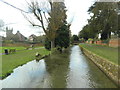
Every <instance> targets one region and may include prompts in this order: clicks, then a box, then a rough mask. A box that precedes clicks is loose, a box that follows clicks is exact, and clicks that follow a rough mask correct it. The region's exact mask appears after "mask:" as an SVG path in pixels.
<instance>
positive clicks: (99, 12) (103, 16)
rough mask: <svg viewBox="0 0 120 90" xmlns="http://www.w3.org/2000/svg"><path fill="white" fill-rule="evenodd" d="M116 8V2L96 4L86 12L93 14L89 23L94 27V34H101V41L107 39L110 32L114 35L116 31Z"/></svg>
mask: <svg viewBox="0 0 120 90" xmlns="http://www.w3.org/2000/svg"><path fill="white" fill-rule="evenodd" d="M117 8H118V7H117V3H116V2H96V3H94V5H93V6H91V7H90V9H89V10H88V12H89V13H92V14H93V16H92V17H91V19H90V20H89V21H90V22H89V23H91V25H93V26H95V27H94V28H93V30H94V31H95V32H97V33H101V39H109V38H110V36H111V32H113V33H116V31H117V30H118V29H117V19H118V18H117ZM94 23H95V24H94Z"/></svg>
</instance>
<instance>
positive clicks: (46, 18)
mask: <svg viewBox="0 0 120 90" xmlns="http://www.w3.org/2000/svg"><path fill="white" fill-rule="evenodd" d="M43 14H44V17H45V19H46V21H47V23H49V20H48V19H47V17H46V15H45V12H43Z"/></svg>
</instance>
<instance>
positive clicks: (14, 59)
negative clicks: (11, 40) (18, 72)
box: [0, 48, 49, 79]
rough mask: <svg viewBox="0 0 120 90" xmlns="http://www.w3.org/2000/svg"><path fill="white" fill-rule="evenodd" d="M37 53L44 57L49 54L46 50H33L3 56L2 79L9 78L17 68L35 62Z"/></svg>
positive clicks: (0, 74)
mask: <svg viewBox="0 0 120 90" xmlns="http://www.w3.org/2000/svg"><path fill="white" fill-rule="evenodd" d="M37 52H38V53H40V54H41V55H42V56H43V55H48V54H49V51H48V50H46V49H44V48H38V49H31V50H22V51H19V52H15V53H13V54H9V55H2V61H1V62H2V66H0V67H2V73H0V77H1V78H2V79H3V78H5V77H7V76H8V75H9V74H10V73H12V71H13V69H15V68H16V67H18V66H20V65H23V64H25V63H27V62H29V61H31V60H34V59H35V54H36V53H37Z"/></svg>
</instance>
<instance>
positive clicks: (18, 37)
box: [13, 31, 26, 41]
mask: <svg viewBox="0 0 120 90" xmlns="http://www.w3.org/2000/svg"><path fill="white" fill-rule="evenodd" d="M13 40H14V41H25V40H26V37H25V36H23V35H22V34H21V33H20V32H19V31H17V33H16V34H15V35H14V36H13Z"/></svg>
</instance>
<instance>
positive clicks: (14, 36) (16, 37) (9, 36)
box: [6, 28, 27, 41]
mask: <svg viewBox="0 0 120 90" xmlns="http://www.w3.org/2000/svg"><path fill="white" fill-rule="evenodd" d="M26 39H27V38H26V37H25V36H23V35H22V34H21V33H20V32H19V31H17V33H16V34H13V29H8V28H6V40H13V41H26Z"/></svg>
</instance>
